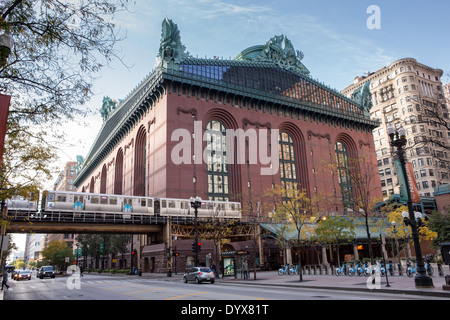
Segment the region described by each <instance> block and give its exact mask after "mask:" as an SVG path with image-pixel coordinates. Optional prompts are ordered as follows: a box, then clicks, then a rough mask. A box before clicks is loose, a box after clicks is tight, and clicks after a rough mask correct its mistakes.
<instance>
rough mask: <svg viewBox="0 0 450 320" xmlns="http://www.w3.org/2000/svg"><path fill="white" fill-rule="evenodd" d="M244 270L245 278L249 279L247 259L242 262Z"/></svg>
mask: <svg viewBox="0 0 450 320" xmlns="http://www.w3.org/2000/svg"><path fill="white" fill-rule="evenodd" d="M242 271H243V272H244V280H247V279H248V262H247V260H244V262H243V263H242Z"/></svg>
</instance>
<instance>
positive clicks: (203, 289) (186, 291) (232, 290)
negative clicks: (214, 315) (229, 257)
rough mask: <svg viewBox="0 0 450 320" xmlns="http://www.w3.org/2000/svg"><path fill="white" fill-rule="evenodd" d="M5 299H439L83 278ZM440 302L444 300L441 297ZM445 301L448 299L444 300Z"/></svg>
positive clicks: (19, 290)
mask: <svg viewBox="0 0 450 320" xmlns="http://www.w3.org/2000/svg"><path fill="white" fill-rule="evenodd" d="M8 284H9V285H10V289H9V290H7V291H6V292H5V296H4V299H5V300H69V301H70V300H171V301H186V300H188V301H208V300H233V301H238V300H246V301H264V300H266V301H269V300H272V301H275V300H283V301H286V300H405V299H408V300H426V299H430V300H439V299H440V298H438V297H425V296H413V295H410V296H409V295H399V294H387V293H377V292H352V291H337V290H325V289H310V288H295V287H293V288H289V287H274V286H270V287H269V286H264V285H242V284H239V283H226V282H216V283H215V284H209V283H202V284H194V283H188V284H185V283H183V282H182V281H181V280H161V279H145V278H140V277H130V276H126V275H124V276H114V277H111V276H105V275H85V276H84V277H82V278H75V277H72V278H71V277H57V278H55V279H50V278H45V279H38V278H36V277H35V276H34V274H33V278H32V279H31V280H29V281H28V280H22V281H19V282H18V281H12V280H9V281H8ZM443 299H444V298H443ZM444 300H448V299H444Z"/></svg>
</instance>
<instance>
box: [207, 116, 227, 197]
mask: <svg viewBox="0 0 450 320" xmlns="http://www.w3.org/2000/svg"><path fill="white" fill-rule="evenodd" d="M206 130H207V131H206V137H207V140H206V150H207V164H206V165H207V172H208V199H209V200H216V201H229V199H230V192H229V174H228V163H227V152H226V150H227V145H226V141H227V139H226V128H225V126H224V125H223V124H222V122H220V121H217V120H212V121H210V122H209V123H208V125H207V127H206Z"/></svg>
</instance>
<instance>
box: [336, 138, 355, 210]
mask: <svg viewBox="0 0 450 320" xmlns="http://www.w3.org/2000/svg"><path fill="white" fill-rule="evenodd" d="M336 160H337V165H338V179H339V185H340V187H341V196H342V204H343V206H344V208H353V204H354V200H353V185H352V178H351V175H350V171H349V170H351V168H350V163H349V156H348V150H347V147H346V146H345V144H343V143H342V142H338V143H336Z"/></svg>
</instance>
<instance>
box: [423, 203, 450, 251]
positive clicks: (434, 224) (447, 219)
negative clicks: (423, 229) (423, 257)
mask: <svg viewBox="0 0 450 320" xmlns="http://www.w3.org/2000/svg"><path fill="white" fill-rule="evenodd" d="M428 224H429V228H430V229H431V230H432V231H434V232H436V233H437V235H436V237H435V238H434V239H433V240H432V244H433V246H434V247H435V248H439V243H444V242H450V214H440V213H437V212H433V214H431V215H430V220H429V222H428Z"/></svg>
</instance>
